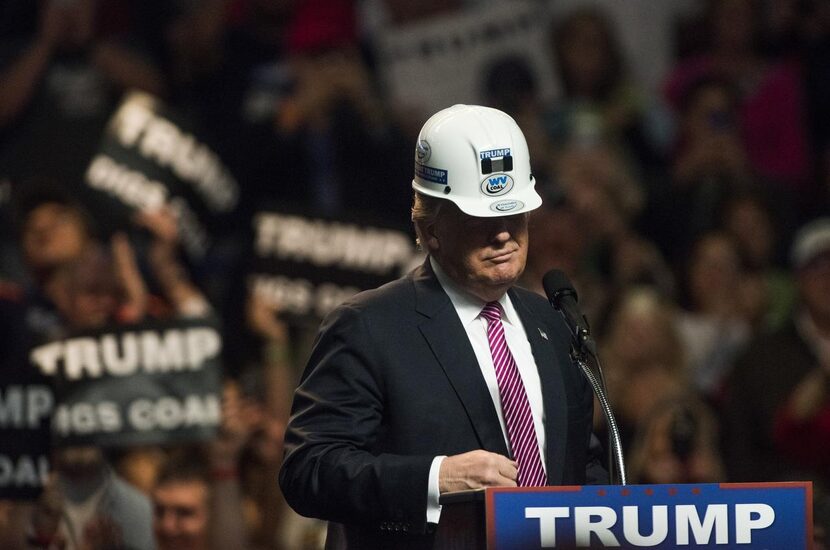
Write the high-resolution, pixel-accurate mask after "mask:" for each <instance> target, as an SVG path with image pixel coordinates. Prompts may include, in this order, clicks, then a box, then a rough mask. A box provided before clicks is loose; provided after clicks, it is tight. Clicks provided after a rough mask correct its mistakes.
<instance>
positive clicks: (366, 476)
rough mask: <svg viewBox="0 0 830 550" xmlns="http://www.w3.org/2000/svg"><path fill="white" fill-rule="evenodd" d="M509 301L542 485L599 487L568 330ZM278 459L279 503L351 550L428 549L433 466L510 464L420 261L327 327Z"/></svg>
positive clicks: (523, 294)
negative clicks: (494, 457)
mask: <svg viewBox="0 0 830 550" xmlns="http://www.w3.org/2000/svg"><path fill="white" fill-rule="evenodd" d="M509 295H510V298H511V300H512V301H513V304H514V305H515V308H516V310H517V312H518V314H519V316H520V317H521V320H522V323H523V325H524V328H525V331H526V332H527V337H528V339H529V341H530V344H531V348H532V350H533V355H534V358H535V360H536V363H537V366H538V368H539V377H540V380H541V385H542V394H543V403H544V409H545V432H546V433H545V437H546V441H547V445H546V447H547V455H546V457H545V462H546V468H547V474H548V482H549V483H550V484H551V485H581V484H587V483H606V482H607V473H606V472H605V470H604V469H603V468H602V466H601V465H600V461H599V456H600V454H601V453H600V449H599V445H597V444H596V438H594V437H593V436H592V433H591V420H592V413H593V395H592V393H591V389H590V386H589V384H588V383H587V382H586V380H585V379H584V376H583V375H582V373H581V372H580V371H579V369H578V367H576V366H575V365H573V364H572V362H571V360H570V357H569V355H568V352H569V346H570V336H569V333H568V332H567V328H566V326H565V324H564V321H562V319H561V318H560V317H559V315H558V314H555V312H554V311H553V310H552V308H551V307H550V305H549V304H548V302H547V300H545V299H544V298H542V297H541V296H538V295H536V294H534V293H531V292H528V291H526V290H523V289H519V288H515V289H512V290H510V291H509ZM542 333H544V334H545V335H546V336H547V338H545V337H543V336H542ZM285 449H286V455H285V460H284V462H283V465H282V470H281V472H280V485H281V487H282V490H283V493H284V495H285V498H286V500H287V501H288V503H289V504H290V505H291V506H292V508H294V509H295V510H296V511H297V512H299V513H300V514H302V515H305V516H311V517H317V518H322V519H326V520H329V521H332V522H339V523H342V524H344V528H343V529H341V530H339V532H341V533H345V537H346V539H347V542H348V545H347V546H348V547H350V548H355V547H387V548H397V547H403V546H410V545H411V546H414V547H429V533H430V526H428V525H427V524H426V507H427V484H428V477H429V469H430V465H431V463H432V460H433V458H434V457H436V456H438V455H448V456H449V455H455V454H459V453H464V452H467V451H471V450H475V449H485V450H488V451H492V452H495V453H500V454H503V455H505V456H509V453H508V449H507V448H506V445H505V441H504V436H503V434H502V430H501V426H500V424H499V420H498V416H497V414H496V410H495V407H494V406H493V401H492V399H491V397H490V393H489V392H488V390H487V386H486V385H485V382H484V378H483V377H482V375H481V369H480V367H479V365H478V361H477V360H476V357H475V353H474V351H473V348H472V346H471V345H470V343H469V339H468V337H467V333H466V332H465V330H464V327H463V326H462V324H461V321H460V320H459V318H458V315H457V314H456V312H455V309H454V307H453V305H452V302H451V301H450V299H449V297H448V296H447V294H446V293H445V292H444V290H443V288H442V287H441V285H440V284H439V283H438V280H437V279H436V277H435V275H434V273H433V272H432V270H431V269H430V267H429V262H428V261H427V262H426V263H425V264H424V265H423V266H421V267H419V268H418V269H416V270H414V271H413V272H412V273H410V274H409V275H407V276H406V277H403V278H402V279H399V280H397V281H394V282H392V283H389V284H387V285H384V286H383V287H380V288H378V289H375V290H371V291H367V292H363V293H361V294H359V295H357V296H356V297H355V298H354V299H352V300H351V301H349V302H347V303H345V304H344V305H342V306H341V307H339V308H337V309H336V310H335V311H334V312H332V313H331V314H330V315H329V316H328V317H327V318H326V320H325V321H324V322H323V325H322V327H321V330H320V334H319V336H318V339H317V341H316V343H315V345H314V349H313V351H312V354H311V358H310V359H309V363H308V366H307V368H306V370H305V372H304V374H303V376H302V379H301V381H300V385H299V387H298V388H297V390H296V393H295V397H294V404H293V407H292V413H291V419H290V421H289V424H288V428H287V431H286V436H285ZM329 534H330V538H331V535H332V530H331V529H330V531H329ZM330 542H331V540H330Z"/></svg>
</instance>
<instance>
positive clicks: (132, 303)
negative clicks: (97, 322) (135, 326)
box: [110, 233, 147, 323]
mask: <svg viewBox="0 0 830 550" xmlns="http://www.w3.org/2000/svg"><path fill="white" fill-rule="evenodd" d="M110 248H111V250H112V260H113V266H114V268H115V276H116V280H117V282H118V284H119V287H120V288H121V291H122V293H123V294H122V296H123V297H122V303H121V306H120V308H119V310H118V320H119V321H121V322H124V323H135V322H138V321H140V320H141V319H143V318H144V315H145V313H146V312H147V286H146V285H145V284H144V279H143V278H142V276H141V271H140V270H139V269H138V262H137V261H136V257H135V250H134V249H133V246H132V244H130V240H129V239H128V238H127V235H125V234H124V233H116V234H115V235H113V236H112V238H111V239H110Z"/></svg>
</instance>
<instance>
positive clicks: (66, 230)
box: [17, 186, 95, 345]
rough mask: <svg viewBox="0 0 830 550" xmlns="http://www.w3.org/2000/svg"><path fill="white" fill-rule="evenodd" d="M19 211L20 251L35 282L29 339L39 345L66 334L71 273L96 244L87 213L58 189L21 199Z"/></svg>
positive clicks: (29, 302) (28, 285)
mask: <svg viewBox="0 0 830 550" xmlns="http://www.w3.org/2000/svg"><path fill="white" fill-rule="evenodd" d="M17 206H18V208H17V218H18V220H19V222H18V226H19V231H20V233H19V238H20V248H21V252H22V256H23V261H24V266H25V267H26V269H27V271H28V275H29V278H30V279H29V280H28V281H24V287H23V289H22V290H21V294H22V296H23V299H22V302H21V303H22V307H23V308H24V309H25V312H24V313H23V314H22V317H23V322H24V324H25V327H26V332H27V336H30V337H32V338H33V339H34V340H33V341H30V342H27V344H24V345H32V344H35V343H38V342H39V341H46V340H52V339H56V338H60V337H62V336H63V335H64V333H65V320H64V319H62V318H61V314H60V311H61V310H63V311H66V310H67V309H68V307H69V306H68V304H67V302H66V300H67V295H68V289H67V278H66V277H65V272H66V270H67V268H68V267H69V266H70V265H72V264H73V263H76V262H77V261H78V260H79V259H80V258H81V256H82V255H83V254H84V252H85V251H86V250H87V249H88V248H89V247H90V246H92V244H93V243H94V242H95V241H94V237H93V229H92V222H91V219H90V217H89V215H88V214H87V213H86V211H85V209H84V208H83V207H82V206H81V205H80V204H78V203H77V202H76V201H75V200H73V199H71V198H70V195H69V193H68V192H66V191H63V190H60V188H58V187H46V186H44V187H39V188H33V189H30V190H29V191H28V192H27V193H23V194H21V196H20V197H19V203H18V205H17Z"/></svg>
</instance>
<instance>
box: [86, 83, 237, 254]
mask: <svg viewBox="0 0 830 550" xmlns="http://www.w3.org/2000/svg"><path fill="white" fill-rule="evenodd" d="M178 119H179V117H178V116H177V115H176V114H175V113H174V112H173V111H172V110H171V109H169V108H167V107H166V106H165V105H164V104H163V103H162V102H161V101H159V100H158V99H156V98H154V97H152V96H150V95H148V94H145V93H141V92H133V93H130V94H129V95H127V96H126V98H125V99H124V101H123V102H122V103H121V105H120V106H119V107H118V109H117V110H116V112H115V114H114V115H113V116H112V118H111V120H110V122H109V124H108V125H107V129H106V131H105V133H104V137H103V140H102V142H101V147H100V149H99V152H98V154H97V155H96V156H95V157H93V159H92V161H91V162H90V164H89V167H88V168H87V171H86V184H87V187H88V188H89V189H91V190H92V191H94V193H93V197H94V198H93V203H97V206H98V208H97V209H96V214H100V215H101V216H104V217H105V218H107V219H108V220H109V223H110V224H111V225H116V226H117V225H118V222H117V221H116V220H112V219H111V218H113V217H115V218H117V219H120V220H122V221H123V220H128V219H129V215H130V213H132V212H133V211H136V210H150V211H152V210H158V209H159V208H161V207H164V206H166V207H168V208H170V209H172V210H173V211H174V212H175V213H176V217H177V219H178V221H179V233H180V235H181V241H182V246H183V248H184V250H185V251H186V252H187V254H188V255H189V256H190V257H191V258H194V259H201V258H202V257H204V255H205V253H206V252H207V249H208V247H209V246H210V244H211V237H210V223H211V222H213V221H215V220H216V219H217V217H218V218H219V219H221V216H223V215H225V214H229V213H231V212H233V211H234V210H235V209H236V206H237V204H238V202H239V184H238V183H237V181H236V179H234V177H233V175H232V174H231V173H230V171H229V170H228V169H227V167H226V166H225V165H224V164H223V163H222V161H221V159H220V158H219V156H218V155H217V154H216V153H215V152H213V151H212V150H211V149H210V148H209V147H208V146H207V145H206V144H204V143H202V142H201V141H200V140H199V139H197V137H196V136H195V135H194V133H193V132H191V131H189V130H188V129H187V125H186V124H185V123H184V122H182V121H179V120H178ZM102 199H104V200H102Z"/></svg>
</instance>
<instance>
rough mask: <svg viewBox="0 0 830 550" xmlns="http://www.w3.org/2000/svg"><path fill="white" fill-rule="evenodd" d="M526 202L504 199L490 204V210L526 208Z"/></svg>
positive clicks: (510, 210)
mask: <svg viewBox="0 0 830 550" xmlns="http://www.w3.org/2000/svg"><path fill="white" fill-rule="evenodd" d="M524 205H525V203H523V202H522V201H514V200H503V201H496V202H494V203H493V204H491V205H490V210H492V211H493V212H513V211H514V210H520V209H522V208H524Z"/></svg>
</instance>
